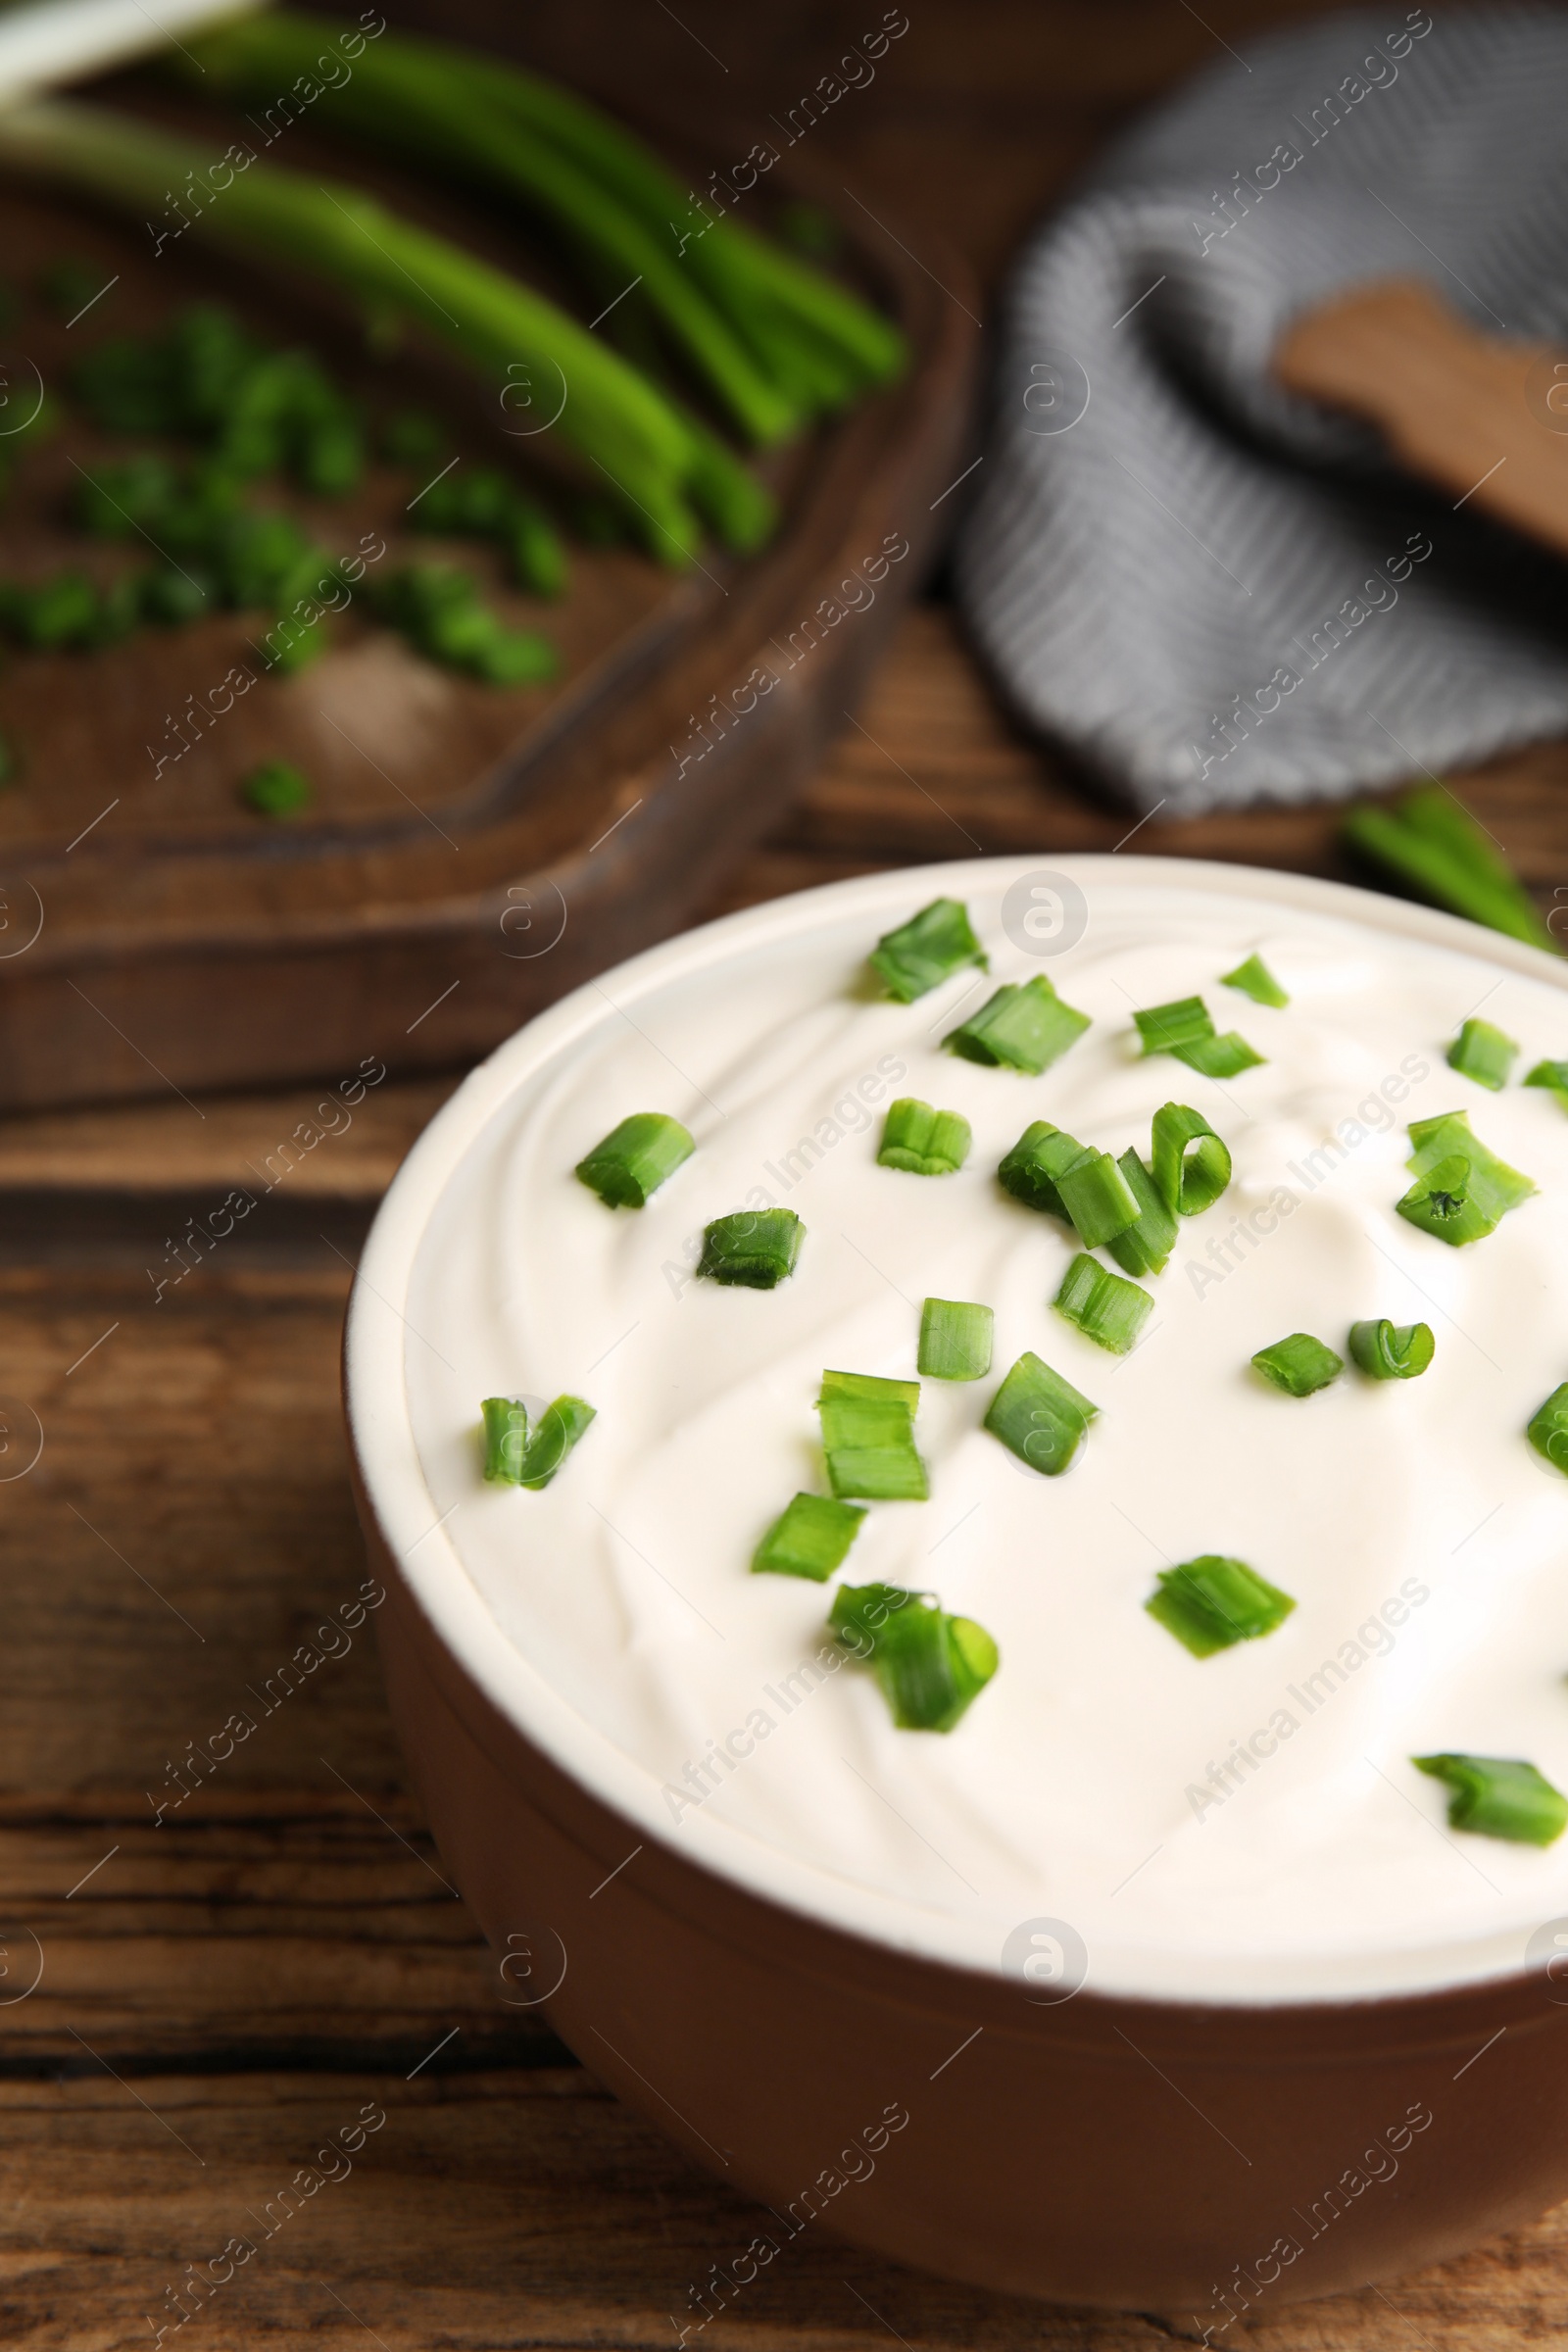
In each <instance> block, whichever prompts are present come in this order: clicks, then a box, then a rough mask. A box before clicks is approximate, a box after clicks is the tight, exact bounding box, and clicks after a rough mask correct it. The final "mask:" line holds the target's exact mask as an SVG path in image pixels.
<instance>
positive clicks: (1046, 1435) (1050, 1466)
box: [985, 1352, 1100, 1478]
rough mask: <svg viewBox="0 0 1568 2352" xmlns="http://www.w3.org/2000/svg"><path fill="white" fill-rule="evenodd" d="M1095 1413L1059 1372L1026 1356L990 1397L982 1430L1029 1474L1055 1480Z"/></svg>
mask: <svg viewBox="0 0 1568 2352" xmlns="http://www.w3.org/2000/svg"><path fill="white" fill-rule="evenodd" d="M1099 1410H1100V1407H1099V1405H1098V1404H1091V1403H1090V1401H1089V1399H1088V1397H1082V1396H1080V1395H1079V1393H1078V1391H1077V1390H1076V1389H1075V1388H1074V1387H1073V1386H1072V1384H1071V1382H1070V1381H1065V1380H1063V1379H1062V1377H1061V1374H1060V1373H1059V1372H1054V1371H1053V1370H1052V1368H1051V1366H1050V1365H1049V1364H1045V1363H1042V1362H1041V1360H1040V1358H1039V1356H1038V1355H1032V1354H1029V1353H1028V1352H1025V1353H1024V1354H1023V1355H1020V1356H1019V1358H1018V1361H1017V1362H1016V1363H1015V1364H1014V1365H1013V1367H1012V1370H1011V1371H1010V1372H1009V1373H1008V1374H1007V1377H1006V1379H1005V1381H1004V1382H1003V1384H1002V1386H1001V1388H1000V1389H999V1390H998V1391H997V1393H996V1395H995V1397H992V1399H991V1409H990V1411H989V1412H988V1413H987V1415H986V1418H985V1426H986V1428H987V1429H989V1430H990V1432H991V1434H992V1436H993V1437H995V1438H1000V1439H1001V1440H1002V1443H1003V1444H1004V1446H1006V1447H1007V1449H1008V1451H1009V1452H1010V1453H1015V1454H1016V1455H1017V1456H1018V1459H1019V1461H1020V1462H1027V1463H1028V1465H1029V1467H1030V1469H1031V1470H1038V1471H1040V1472H1041V1474H1042V1476H1044V1477H1046V1478H1059V1477H1060V1475H1061V1473H1062V1471H1063V1470H1065V1469H1067V1468H1068V1467H1069V1465H1070V1464H1071V1462H1072V1460H1073V1458H1074V1456H1075V1455H1076V1453H1077V1451H1078V1448H1079V1446H1081V1445H1082V1444H1083V1442H1084V1439H1085V1437H1086V1435H1087V1434H1088V1430H1089V1424H1090V1422H1091V1421H1093V1420H1094V1418H1095V1416H1096V1414H1097V1413H1098V1412H1099Z"/></svg>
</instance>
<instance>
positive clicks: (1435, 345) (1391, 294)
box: [1274, 278, 1568, 555]
mask: <svg viewBox="0 0 1568 2352" xmlns="http://www.w3.org/2000/svg"><path fill="white" fill-rule="evenodd" d="M1274 374H1275V376H1276V377H1277V379H1278V380H1279V382H1280V383H1282V384H1283V385H1285V387H1286V388H1287V390H1289V391H1292V392H1299V393H1302V394H1304V395H1305V396H1306V397H1307V398H1308V399H1309V400H1319V401H1322V402H1323V403H1325V405H1326V406H1327V407H1329V408H1334V409H1346V410H1348V411H1349V413H1350V414H1351V415H1352V416H1355V417H1365V418H1367V419H1368V420H1369V421H1370V422H1371V423H1373V424H1375V425H1378V426H1379V427H1380V428H1381V430H1382V432H1383V434H1384V436H1385V438H1386V439H1387V441H1388V443H1389V447H1390V449H1391V450H1392V451H1393V453H1394V455H1395V456H1396V457H1397V459H1398V460H1399V462H1400V463H1401V465H1404V466H1408V467H1409V469H1410V471H1411V472H1412V473H1419V474H1423V475H1424V476H1425V477H1426V479H1427V480H1428V481H1430V482H1435V483H1436V484H1437V485H1438V486H1439V487H1440V488H1441V489H1444V490H1446V491H1447V492H1448V493H1449V494H1450V495H1451V497H1452V499H1453V501H1454V504H1455V506H1456V507H1457V506H1465V505H1470V504H1473V505H1475V506H1478V507H1484V508H1485V509H1486V510H1487V512H1488V513H1489V514H1491V515H1496V516H1497V517H1498V518H1499V519H1500V520H1501V521H1503V522H1509V523H1512V524H1513V526H1514V528H1515V529H1516V530H1521V531H1526V532H1528V533H1529V534H1530V536H1531V537H1532V538H1534V539H1540V540H1544V542H1545V544H1546V545H1547V546H1548V547H1551V548H1554V549H1555V550H1556V552H1557V553H1558V554H1559V555H1568V352H1560V351H1556V350H1554V349H1553V348H1552V347H1551V346H1550V345H1549V344H1544V343H1518V342H1511V341H1508V340H1505V339H1504V338H1503V337H1502V336H1500V335H1487V334H1483V333H1481V332H1480V331H1479V329H1477V328H1476V327H1474V326H1472V325H1471V324H1470V322H1469V320H1468V319H1462V318H1460V316H1459V314H1458V313H1457V312H1456V311H1454V310H1451V309H1450V308H1449V307H1448V305H1447V304H1446V302H1444V301H1442V300H1441V299H1440V297H1439V296H1438V295H1436V294H1434V293H1433V291H1432V289H1431V287H1430V286H1427V285H1425V284H1423V283H1422V282H1421V281H1420V280H1419V279H1415V278H1388V279H1384V280H1382V281H1381V282H1379V283H1377V284H1373V285H1364V286H1357V287H1355V288H1354V289H1353V290H1352V291H1351V292H1350V293H1348V294H1345V295H1340V296H1337V297H1336V298H1335V300H1334V301H1332V302H1326V303H1324V304H1322V305H1321V306H1320V307H1319V308H1318V309H1317V310H1315V311H1307V312H1304V313H1303V314H1302V316H1301V317H1300V318H1299V319H1297V320H1296V321H1295V322H1294V324H1293V325H1291V326H1290V327H1289V328H1288V329H1287V331H1286V332H1285V334H1284V335H1283V336H1282V337H1281V338H1280V341H1279V343H1278V344H1277V345H1276V347H1275V351H1274Z"/></svg>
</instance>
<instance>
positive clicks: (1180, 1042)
mask: <svg viewBox="0 0 1568 2352" xmlns="http://www.w3.org/2000/svg"><path fill="white" fill-rule="evenodd" d="M1133 1019H1134V1020H1135V1021H1136V1022H1137V1024H1138V1034H1139V1036H1140V1037H1141V1038H1142V1039H1143V1041H1144V1053H1145V1054H1146V1055H1148V1054H1179V1053H1180V1052H1181V1050H1182V1048H1183V1047H1184V1046H1190V1045H1196V1044H1197V1043H1198V1041H1199V1040H1200V1039H1201V1038H1205V1037H1212V1036H1213V1034H1214V1024H1213V1021H1212V1020H1211V1019H1210V1018H1209V1012H1208V1006H1207V1005H1205V1004H1204V1003H1203V1000H1202V998H1201V997H1177V998H1175V999H1173V1001H1172V1002H1171V1003H1170V1004H1169V1005H1153V1006H1152V1007H1151V1009H1150V1010H1149V1011H1147V1012H1135V1013H1134V1014H1133Z"/></svg>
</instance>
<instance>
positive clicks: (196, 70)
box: [172, 14, 803, 447]
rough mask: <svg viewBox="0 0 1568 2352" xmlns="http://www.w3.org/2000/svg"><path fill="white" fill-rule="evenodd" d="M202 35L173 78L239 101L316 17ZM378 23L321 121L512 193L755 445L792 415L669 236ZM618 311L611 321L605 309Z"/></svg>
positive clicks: (282, 83)
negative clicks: (613, 291) (642, 314)
mask: <svg viewBox="0 0 1568 2352" xmlns="http://www.w3.org/2000/svg"><path fill="white" fill-rule="evenodd" d="M231 35H232V37H225V36H224V35H223V34H220V35H219V36H218V37H217V38H215V39H210V40H208V41H206V42H204V43H203V44H202V45H201V48H200V53H199V55H197V56H195V57H194V58H193V59H192V60H191V61H186V60H184V59H176V60H173V61H172V63H173V64H174V65H175V67H176V70H178V72H179V73H180V75H181V78H182V79H185V80H190V81H199V82H200V84H201V85H202V86H203V87H205V88H206V89H208V90H212V89H214V88H216V89H219V90H221V91H222V92H224V94H225V95H227V96H229V97H231V98H233V99H235V100H237V101H238V102H239V103H240V104H242V105H244V104H265V103H266V102H267V101H268V100H269V99H271V98H274V97H275V95H276V93H277V91H278V90H279V89H285V88H287V87H288V86H289V83H290V82H291V81H292V80H295V79H297V78H298V77H299V76H300V75H302V74H306V73H309V72H310V70H311V67H312V65H313V63H314V61H315V59H316V58H317V56H318V55H319V49H320V42H321V25H320V22H319V20H318V19H312V18H305V17H296V16H288V15H286V14H285V15H278V16H271V17H268V16H263V17H257V18H255V19H253V20H251V21H250V22H248V23H245V24H241V25H235V26H233V27H232V28H231ZM425 46H426V45H425V44H422V43H418V42H414V41H408V40H405V39H403V38H401V37H400V36H398V35H397V34H384V35H383V36H382V37H381V38H380V40H379V41H377V42H376V44H375V45H374V46H373V47H369V48H367V49H366V51H365V52H364V54H363V55H362V56H361V57H360V59H359V60H358V61H357V63H356V65H355V67H354V69H353V72H352V73H351V74H350V75H349V77H348V78H347V79H345V80H344V81H341V82H338V83H336V84H333V85H329V86H328V87H326V88H325V89H324V90H323V92H322V101H323V102H322V104H321V110H320V111H321V119H322V121H323V122H324V123H326V124H327V125H328V127H329V128H330V129H332V130H336V131H343V132H346V133H348V134H349V135H351V136H353V137H356V138H362V139H366V140H368V141H369V142H370V143H371V144H373V145H375V146H379V147H382V148H385V149H388V150H390V151H391V152H392V153H393V154H394V155H396V156H398V157H400V158H405V159H408V160H410V161H414V162H418V163H425V164H433V165H435V166H436V167H437V168H438V169H440V170H441V171H442V172H444V173H448V174H451V175H453V176H457V177H461V178H463V179H466V180H467V181H469V182H475V183H477V184H478V185H479V186H480V187H481V188H485V189H499V190H501V191H502V192H503V193H504V194H506V195H509V196H511V197H514V198H516V199H520V201H521V202H522V203H523V204H524V205H526V206H527V207H528V209H529V210H530V211H532V212H534V213H535V214H536V215H538V216H539V217H541V218H542V219H543V220H544V221H546V222H547V223H548V224H549V226H550V227H551V228H552V229H553V230H554V231H555V232H556V233H557V234H558V235H559V236H560V237H561V238H562V239H563V241H564V243H565V244H566V245H567V246H568V248H569V249H570V250H571V251H572V253H573V255H574V257H575V259H576V260H577V261H578V263H579V265H581V266H582V267H583V268H584V269H585V270H586V271H587V273H588V274H590V275H591V276H592V277H593V278H594V279H595V281H596V282H601V283H607V284H608V283H609V282H610V280H611V279H612V278H613V280H614V284H615V286H617V287H619V288H621V289H623V293H624V294H629V293H630V292H631V290H632V288H633V287H636V288H637V289H638V291H639V292H640V293H641V295H642V296H643V297H644V300H645V303H646V305H647V306H649V307H651V309H652V310H653V312H654V314H655V316H656V317H657V318H658V319H659V321H660V323H661V325H662V328H663V329H664V332H665V334H666V336H667V338H668V340H669V342H670V344H671V346H672V347H673V348H674V350H675V351H676V353H677V354H678V356H679V357H680V358H681V359H683V360H684V361H685V362H686V364H687V365H688V367H689V368H691V369H692V371H693V372H694V374H695V375H696V376H697V377H698V379H699V380H700V381H701V382H702V383H703V384H704V385H705V387H706V388H707V389H708V390H709V392H710V393H711V395H712V397H713V398H714V399H715V401H716V402H717V403H718V404H719V406H720V407H721V409H722V411H723V414H724V416H725V417H726V419H727V421H728V422H729V423H730V424H731V425H733V426H734V428H735V429H736V431H737V432H739V433H741V434H743V435H744V436H745V438H746V439H747V440H748V441H752V442H755V443H757V444H759V445H760V446H762V447H768V446H771V445H772V444H773V443H775V442H778V441H781V440H784V439H785V438H787V436H788V435H789V434H791V433H793V432H795V431H796V430H798V428H799V426H800V425H801V423H802V421H803V418H802V417H801V414H800V412H799V410H798V408H797V407H796V404H795V403H794V402H793V401H792V400H791V399H789V398H788V397H787V395H786V394H785V393H784V392H783V391H781V390H780V389H779V387H778V386H777V385H776V384H775V383H773V382H772V381H770V379H769V378H768V376H767V375H766V373H765V372H764V371H763V369H762V368H761V367H760V365H759V363H758V361H757V360H756V358H755V357H754V356H753V354H752V352H751V351H750V350H749V349H748V348H747V346H746V344H745V343H744V342H743V341H742V340H741V338H740V337H739V336H738V335H737V334H736V333H735V331H734V329H733V328H732V327H731V325H730V324H729V322H728V321H727V319H725V317H724V315H723V313H722V312H721V310H720V309H719V308H718V307H716V306H715V304H714V303H713V302H712V301H711V298H710V297H709V295H708V294H707V293H706V292H705V290H704V288H703V287H702V285H701V284H700V283H699V282H698V281H697V279H696V278H695V277H694V276H693V275H692V274H691V272H690V271H689V270H683V269H682V268H681V266H680V263H679V261H678V259H677V258H676V256H675V254H674V252H673V251H672V248H671V244H670V240H669V239H668V238H667V237H666V238H664V239H663V240H662V241H661V240H660V239H659V238H658V237H656V236H655V235H654V233H653V232H652V230H651V229H650V228H649V226H648V225H647V224H646V222H645V221H642V220H641V219H639V217H638V216H637V215H636V214H635V213H632V212H630V211H628V210H627V209H626V208H625V206H623V205H622V204H620V203H619V202H617V200H616V199H615V197H614V196H613V195H612V194H610V193H609V192H608V191H607V190H606V189H605V188H604V187H602V186H601V185H600V183H599V182H598V181H597V180H596V179H595V178H594V177H593V176H592V174H591V172H589V171H588V170H586V169H585V168H584V167H583V166H582V165H581V164H579V163H578V162H577V161H576V159H575V158H574V157H572V156H571V155H569V154H565V153H563V152H562V151H560V150H559V149H557V148H555V147H553V146H551V145H549V144H548V143H547V142H545V141H544V140H542V139H539V138H535V137H530V136H526V135H523V136H519V135H518V131H517V127H516V125H515V123H514V122H513V120H512V118H511V117H510V116H509V114H508V113H507V111H506V109H505V107H503V106H502V105H500V104H498V103H497V102H496V100H495V98H494V97H493V96H492V95H491V94H490V93H489V91H488V89H487V87H486V84H487V83H488V80H489V73H488V69H487V71H486V74H485V77H484V81H483V82H475V83H474V85H473V86H464V87H460V86H459V76H458V75H457V73H455V72H453V71H452V70H450V69H449V67H448V60H449V58H451V57H452V56H454V55H456V54H457V53H455V52H449V51H446V50H445V49H442V48H439V47H438V50H437V55H436V58H435V60H434V67H435V70H434V71H432V61H431V60H430V59H428V58H427V57H426V56H425V55H424V54H423V51H424V48H425ZM617 323H618V322H617Z"/></svg>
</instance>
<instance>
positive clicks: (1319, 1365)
mask: <svg viewBox="0 0 1568 2352" xmlns="http://www.w3.org/2000/svg"><path fill="white" fill-rule="evenodd" d="M1252 1362H1253V1364H1254V1365H1255V1366H1256V1368H1257V1370H1258V1371H1259V1372H1261V1373H1262V1375H1263V1378H1264V1379H1265V1380H1267V1381H1271V1382H1272V1383H1273V1385H1274V1387H1275V1388H1276V1389H1283V1390H1284V1391H1285V1394H1286V1396H1287V1397H1311V1396H1313V1395H1315V1394H1316V1392H1317V1391H1318V1390H1319V1389H1326V1388H1327V1387H1328V1385H1329V1382H1330V1381H1331V1380H1338V1379H1339V1377H1340V1374H1341V1373H1342V1372H1343V1371H1344V1370H1345V1358H1344V1356H1343V1355H1336V1354H1335V1352H1334V1350H1333V1348H1326V1347H1325V1346H1324V1344H1323V1342H1322V1341H1321V1340H1314V1339H1313V1337H1312V1335H1311V1333H1310V1332H1309V1331H1293V1332H1292V1334H1291V1336H1290V1338H1289V1339H1288V1340H1276V1341H1275V1342H1274V1345H1273V1346H1272V1348H1259V1349H1258V1351H1257V1353H1256V1354H1255V1355H1254V1356H1253V1358H1252Z"/></svg>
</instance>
